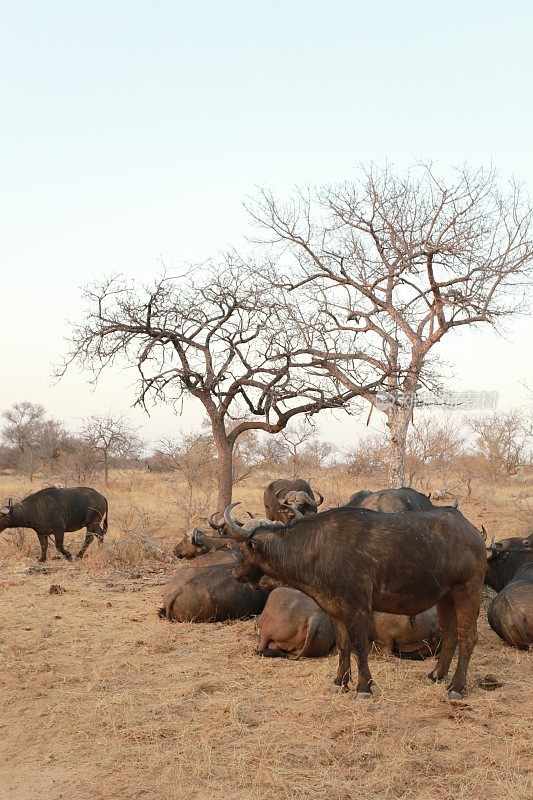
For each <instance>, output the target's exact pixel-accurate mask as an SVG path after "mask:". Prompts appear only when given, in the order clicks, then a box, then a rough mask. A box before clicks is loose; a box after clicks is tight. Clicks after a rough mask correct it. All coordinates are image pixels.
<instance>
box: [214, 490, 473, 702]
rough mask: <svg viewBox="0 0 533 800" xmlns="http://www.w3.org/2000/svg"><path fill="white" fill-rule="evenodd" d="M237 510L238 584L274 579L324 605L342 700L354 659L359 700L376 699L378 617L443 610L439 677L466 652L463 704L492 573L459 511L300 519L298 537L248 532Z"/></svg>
mask: <svg viewBox="0 0 533 800" xmlns="http://www.w3.org/2000/svg"><path fill="white" fill-rule="evenodd" d="M234 505H235V504H232V505H230V506H228V508H227V509H226V510H225V512H224V518H225V520H226V523H227V528H226V529H227V530H228V533H230V531H231V536H233V537H234V538H235V539H236V540H237V541H239V542H240V543H241V545H240V546H241V563H240V564H236V565H235V569H234V572H233V574H234V576H235V578H236V579H237V580H239V581H242V582H243V583H244V582H246V583H250V584H251V585H257V583H258V581H259V580H260V579H261V577H262V576H263V575H264V574H267V575H270V576H272V577H273V578H275V579H276V580H280V581H282V582H283V583H284V584H286V585H288V586H292V587H293V588H295V589H299V590H300V591H302V592H304V594H307V595H308V596H309V597H311V598H312V599H313V600H315V602H316V603H317V604H318V605H319V606H320V608H321V609H322V610H323V611H324V612H325V613H326V614H327V615H328V616H329V617H330V619H331V621H332V623H333V627H334V630H335V640H336V644H337V649H338V651H339V667H338V671H337V675H336V677H335V681H334V686H335V687H336V689H337V690H342V689H344V688H346V687H347V684H348V682H349V680H350V675H351V668H350V654H351V651H352V650H354V651H355V653H356V655H357V662H358V668H359V670H358V672H359V675H358V682H357V692H358V694H360V695H362V696H366V697H369V696H370V692H371V686H372V676H371V674H370V671H369V668H368V648H369V627H370V623H371V614H372V611H384V612H387V613H389V614H406V615H408V616H414V615H416V614H420V612H422V611H425V610H426V609H428V608H431V606H433V605H436V606H437V612H438V616H439V623H440V626H441V630H442V645H441V650H440V655H439V660H438V663H437V666H436V668H435V669H434V670H432V671H431V673H430V675H429V677H430V678H431V679H432V680H435V681H440V680H442V679H443V678H444V677H445V676H446V674H447V672H448V669H449V666H450V663H451V660H452V658H453V655H454V652H455V649H456V646H457V643H458V645H459V658H458V662H457V666H456V669H455V673H454V675H453V677H452V679H451V682H450V683H449V685H448V696H449V698H450V699H452V700H455V699H459V698H460V697H461V696H462V693H463V690H464V687H465V683H466V674H467V669H468V664H469V662H470V658H471V655H472V651H473V649H474V645H475V643H476V640H477V630H476V622H477V616H478V613H479V606H480V602H481V590H482V587H483V578H484V575H485V570H486V555H485V545H484V543H483V540H482V538H481V536H480V535H479V532H478V531H477V530H476V528H474V526H473V525H471V524H470V522H468V520H466V519H465V518H464V517H463V516H462V514H460V513H459V512H458V511H456V510H455V509H452V508H449V507H446V508H442V509H436V508H435V509H432V510H431V511H418V512H409V511H407V512H405V513H403V514H382V513H379V512H375V511H369V510H366V509H361V508H349V507H341V508H336V509H332V510H331V511H325V512H323V513H322V514H317V515H312V516H307V517H303V518H300V519H298V520H297V521H296V522H295V523H294V524H293V525H292V526H291V527H290V529H289V528H288V527H287V526H286V525H284V524H283V523H281V522H275V521H264V520H257V521H255V525H254V526H252V525H247V527H245V526H241V525H240V524H239V523H238V522H237V521H236V520H235V519H234V518H233V517H232V515H231V509H232V508H233V506H234ZM456 622H457V624H456Z"/></svg>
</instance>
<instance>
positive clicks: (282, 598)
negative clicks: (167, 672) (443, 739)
mask: <svg viewBox="0 0 533 800" xmlns="http://www.w3.org/2000/svg"><path fill="white" fill-rule="evenodd" d="M323 501H324V498H323V496H322V494H321V493H320V492H317V491H316V490H315V491H313V490H312V489H311V486H310V485H309V483H308V482H307V481H304V480H295V481H289V480H276V481H272V482H271V483H270V484H269V485H268V486H267V487H266V489H265V492H264V507H265V516H264V518H261V519H256V518H255V517H252V515H250V518H249V519H248V520H246V521H245V522H239V521H238V520H237V519H236V518H235V516H234V514H233V508H234V507H235V506H236V505H238V504H237V503H232V504H231V505H230V506H228V507H227V508H226V509H225V510H224V512H223V513H222V514H219V513H215V514H213V515H212V516H211V518H210V520H209V525H210V527H211V529H212V530H211V533H207V532H206V531H204V530H200V529H198V528H195V529H194V530H192V531H190V532H189V533H188V534H186V535H185V536H184V538H183V539H182V541H180V542H179V543H178V544H177V545H176V547H175V549H174V556H175V557H176V558H179V559H184V560H186V566H185V568H184V569H180V570H178V571H177V572H176V573H175V574H174V577H173V578H172V580H171V581H170V582H169V583H168V584H167V586H166V587H165V589H164V593H163V606H162V608H161V609H160V610H159V615H160V616H161V617H163V618H166V619H167V620H173V621H178V622H185V621H193V622H210V621H218V620H226V619H232V618H233V619H235V618H247V617H255V618H256V629H257V634H258V645H257V653H259V654H260V655H261V656H263V657H271V658H273V657H278V658H291V659H300V658H303V657H318V656H324V655H327V654H328V653H329V652H330V651H331V650H332V649H333V647H334V646H336V647H337V651H338V656H339V661H338V669H337V673H336V675H335V678H334V681H333V685H332V690H335V691H343V690H346V688H347V686H348V683H349V681H350V680H351V663H350V662H351V653H352V651H353V652H354V654H355V656H356V660H357V683H356V694H357V696H358V697H363V698H365V697H371V696H372V676H371V673H370V670H369V666H368V652H369V648H370V646H374V647H376V648H377V649H378V650H380V651H382V652H383V653H385V654H388V655H390V654H392V653H396V654H397V655H399V656H403V657H407V658H425V657H427V656H435V657H436V658H437V663H436V666H435V667H434V668H433V669H432V670H431V671H430V673H429V676H428V677H429V678H430V679H431V680H432V681H441V680H444V679H445V677H446V675H447V673H448V670H449V667H450V664H451V661H452V658H453V656H454V653H455V651H456V649H457V650H458V660H457V665H456V669H455V672H454V674H453V676H452V678H451V680H450V682H449V684H448V697H449V699H450V700H458V699H460V698H461V697H462V695H463V692H464V687H465V684H466V676H467V669H468V665H469V661H470V657H471V655H472V651H473V649H474V646H475V643H476V640H477V617H478V613H479V609H480V604H481V599H482V589H483V584H486V585H488V586H490V587H491V588H492V589H494V590H495V591H496V592H497V594H496V596H495V597H494V599H493V600H492V601H491V602H490V605H489V607H488V621H489V624H490V626H491V628H492V629H493V630H494V631H495V632H496V633H497V634H498V636H500V637H501V638H502V639H503V640H504V641H506V642H507V643H508V644H510V645H512V646H514V647H517V648H520V649H528V648H530V647H532V646H533V546H532V541H531V539H530V538H529V537H524V538H510V539H503V540H502V541H499V542H496V541H494V540H493V541H492V542H491V544H490V545H488V546H487V545H486V542H485V539H486V535H485V531H484V529H482V532H481V533H480V531H478V530H477V529H476V528H475V527H474V526H473V525H472V524H471V523H470V522H469V521H468V520H467V519H466V518H465V517H464V516H463V515H462V514H461V513H460V511H458V509H457V505H458V503H457V498H452V501H451V502H450V505H447V506H442V505H435V504H433V503H432V502H431V496H426V495H424V494H421V493H420V492H417V491H416V490H414V489H411V488H409V487H403V488H401V489H383V490H381V491H377V492H371V491H359V492H357V493H355V494H353V495H352V496H351V497H350V498H349V500H348V501H347V503H346V504H345V505H343V506H339V507H337V508H331V509H329V510H326V511H322V512H321V513H318V511H319V507H320V506H321V505H322V503H323ZM22 527H23V528H32V529H33V530H34V531H35V532H36V534H37V536H38V538H39V542H40V545H41V556H40V558H39V561H45V560H46V552H47V544H48V537H49V536H51V535H53V536H54V540H55V545H56V548H57V550H58V551H59V552H60V553H61V554H62V555H63V556H64V557H65V558H67V559H69V560H70V559H71V558H72V556H71V554H70V552H69V551H68V550H66V549H65V547H64V542H63V539H64V534H65V533H66V532H70V531H77V530H80V529H81V528H86V536H85V540H84V542H83V545H82V547H81V549H80V551H79V552H78V553H77V557H78V558H81V557H82V556H83V555H84V553H85V551H86V549H87V547H88V546H89V544H90V543H91V542H92V540H93V538H94V537H95V536H96V537H97V539H98V540H99V542H100V543H101V542H102V541H103V538H104V536H105V533H106V531H107V527H108V506H107V500H106V498H105V497H104V496H103V495H101V494H100V493H99V492H97V491H95V490H94V489H90V488H87V487H78V488H72V489H62V488H55V487H50V488H47V489H42V490H41V491H38V492H35V493H34V494H32V495H29V496H28V497H26V498H25V499H24V500H22V501H21V502H20V503H15V504H13V503H12V501H9V503H8V504H7V506H6V507H5V508H4V509H2V510H0V531H2V530H4V529H6V528H22Z"/></svg>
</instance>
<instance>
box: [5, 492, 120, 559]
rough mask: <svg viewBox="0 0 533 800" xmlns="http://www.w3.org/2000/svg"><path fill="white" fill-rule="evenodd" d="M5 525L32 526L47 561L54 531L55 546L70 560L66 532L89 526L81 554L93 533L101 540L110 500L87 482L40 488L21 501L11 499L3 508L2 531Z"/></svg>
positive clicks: (11, 526) (104, 532)
mask: <svg viewBox="0 0 533 800" xmlns="http://www.w3.org/2000/svg"><path fill="white" fill-rule="evenodd" d="M6 528H33V530H34V531H35V533H36V534H37V536H38V537H39V543H40V545H41V556H40V558H39V561H46V551H47V549H48V537H49V536H52V535H53V537H54V540H55V545H56V548H57V549H58V550H59V552H60V553H62V555H64V556H65V558H67V559H68V560H69V561H70V559H71V558H72V555H71V553H69V551H68V550H65V548H64V547H63V538H64V535H65V533H66V532H70V531H79V530H80V528H87V534H86V536H85V541H84V542H83V544H82V546H81V549H80V551H79V553H78V554H77V558H82V556H83V554H84V553H85V551H86V550H87V548H88V547H89V545H90V543H91V542H92V540H93V539H94V537H95V536H96V537H97V538H98V539H99V540H100V542H101V541H102V540H103V538H104V536H105V534H106V532H107V500H106V498H105V497H104V496H103V495H102V494H100V493H99V492H97V491H95V489H89V488H87V487H86V486H77V487H76V488H75V489H58V488H56V487H53V486H52V487H50V488H48V489H41V490H40V491H39V492H35V493H34V494H30V495H29V496H28V497H26V498H25V499H24V500H22V501H21V502H20V503H13V502H12V501H11V500H10V501H9V502H8V504H7V506H6V508H4V509H2V511H0V531H3V530H5V529H6Z"/></svg>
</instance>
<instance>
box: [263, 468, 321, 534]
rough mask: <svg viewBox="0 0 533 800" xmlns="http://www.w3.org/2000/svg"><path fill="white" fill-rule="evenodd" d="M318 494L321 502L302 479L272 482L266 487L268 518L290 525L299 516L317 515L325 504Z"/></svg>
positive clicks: (265, 501)
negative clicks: (319, 507) (319, 508)
mask: <svg viewBox="0 0 533 800" xmlns="http://www.w3.org/2000/svg"><path fill="white" fill-rule="evenodd" d="M317 494H318V496H319V497H320V500H316V499H315V495H314V493H313V490H312V489H311V487H310V486H309V484H308V483H307V481H304V480H301V479H300V478H298V479H297V480H294V481H289V480H285V479H279V480H277V481H272V483H269V484H268V486H267V487H266V489H265V493H264V496H263V502H264V504H265V514H266V518H267V519H271V520H278V521H279V522H284V523H285V524H286V525H288V524H289V522H290V521H291V520H293V519H295V518H296V517H297V516H298V515H304V516H305V515H306V514H316V511H317V508H318V506H319V505H321V504H322V503H323V502H324V498H323V497H322V495H321V494H320V492H317Z"/></svg>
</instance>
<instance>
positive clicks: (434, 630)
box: [370, 606, 441, 658]
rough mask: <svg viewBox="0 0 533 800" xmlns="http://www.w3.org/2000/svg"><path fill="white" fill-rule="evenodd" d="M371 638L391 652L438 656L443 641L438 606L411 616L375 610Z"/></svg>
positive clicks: (381, 647)
mask: <svg viewBox="0 0 533 800" xmlns="http://www.w3.org/2000/svg"><path fill="white" fill-rule="evenodd" d="M370 640H371V641H372V642H374V644H376V645H377V647H379V649H380V650H382V651H383V652H384V653H385V654H387V655H392V653H398V655H400V656H401V655H409V654H412V655H414V656H415V657H416V656H420V657H423V658H424V657H426V656H432V655H435V653H436V652H437V650H438V647H439V644H440V641H441V632H440V627H439V618H438V615H437V609H436V608H435V606H433V607H432V608H428V610H427V611H422V613H421V614H417V615H416V617H414V619H410V618H409V617H406V616H405V615H403V614H383V613H382V612H380V611H375V612H374V613H373V614H372V620H371V623H370Z"/></svg>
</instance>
